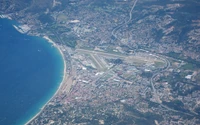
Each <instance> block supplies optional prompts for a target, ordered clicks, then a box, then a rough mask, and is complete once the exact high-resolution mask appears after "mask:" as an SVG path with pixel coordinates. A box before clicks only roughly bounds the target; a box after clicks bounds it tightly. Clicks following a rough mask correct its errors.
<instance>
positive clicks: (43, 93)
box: [0, 19, 64, 125]
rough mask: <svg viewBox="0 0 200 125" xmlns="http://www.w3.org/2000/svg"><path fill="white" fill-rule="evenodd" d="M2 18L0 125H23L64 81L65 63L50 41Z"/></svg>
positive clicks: (0, 29) (0, 36) (0, 20)
mask: <svg viewBox="0 0 200 125" xmlns="http://www.w3.org/2000/svg"><path fill="white" fill-rule="evenodd" d="M12 24H13V21H9V20H7V19H0V125H20V124H24V123H25V122H27V121H28V120H29V119H30V118H31V117H33V116H34V115H35V114H37V113H38V112H39V111H40V108H41V107H42V106H43V105H44V104H45V103H46V102H47V101H48V100H49V99H50V98H51V97H52V96H53V94H54V93H55V92H56V90H57V89H58V87H59V85H60V82H61V81H62V78H63V68H64V62H63V59H62V56H61V54H60V53H59V51H58V50H57V49H56V48H55V47H53V46H52V45H51V44H50V43H48V42H47V41H46V40H44V39H42V38H38V37H33V36H28V35H25V34H21V33H19V32H18V31H17V30H15V29H14V28H13V26H12Z"/></svg>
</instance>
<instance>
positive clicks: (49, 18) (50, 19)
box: [38, 14, 54, 24]
mask: <svg viewBox="0 0 200 125" xmlns="http://www.w3.org/2000/svg"><path fill="white" fill-rule="evenodd" d="M38 19H39V20H40V21H41V22H42V23H43V24H45V23H50V24H51V23H53V22H54V19H53V17H52V16H51V15H50V14H42V15H40V16H39V17H38Z"/></svg>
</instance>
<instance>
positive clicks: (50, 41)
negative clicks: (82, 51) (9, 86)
mask: <svg viewBox="0 0 200 125" xmlns="http://www.w3.org/2000/svg"><path fill="white" fill-rule="evenodd" d="M43 38H44V39H46V40H47V41H48V42H49V43H51V44H53V46H54V47H56V48H57V49H58V50H59V52H60V54H61V55H62V58H63V61H64V70H63V79H62V82H61V83H60V86H59V88H58V89H57V91H56V92H55V94H54V95H53V96H52V97H51V98H50V99H49V101H48V102H47V103H45V104H44V106H43V107H42V108H41V110H40V111H39V112H38V113H37V114H36V115H35V116H34V117H33V118H31V119H30V120H29V121H28V122H26V123H25V125H28V124H29V123H30V122H31V121H32V120H33V119H35V118H36V117H37V116H38V115H39V114H40V113H41V112H42V110H43V109H44V107H45V106H46V105H47V104H48V103H49V102H50V101H51V100H52V99H53V98H54V97H55V96H56V94H57V93H58V92H59V90H60V89H61V87H62V85H63V83H64V81H65V78H66V61H65V57H64V54H63V52H62V50H61V49H60V47H59V46H58V45H57V44H56V43H55V42H53V41H52V40H51V39H50V38H49V37H48V36H43Z"/></svg>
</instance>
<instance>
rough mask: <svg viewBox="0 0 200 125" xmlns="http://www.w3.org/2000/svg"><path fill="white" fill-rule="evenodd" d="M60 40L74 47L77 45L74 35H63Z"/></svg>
mask: <svg viewBox="0 0 200 125" xmlns="http://www.w3.org/2000/svg"><path fill="white" fill-rule="evenodd" d="M62 40H63V41H64V44H65V45H67V46H69V47H71V48H75V47H76V45H77V38H76V37H75V36H72V35H69V36H63V37H62Z"/></svg>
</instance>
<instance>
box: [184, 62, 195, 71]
mask: <svg viewBox="0 0 200 125" xmlns="http://www.w3.org/2000/svg"><path fill="white" fill-rule="evenodd" d="M181 68H183V69H184V70H194V69H196V65H194V64H191V63H187V64H185V65H183V66H182V67H181Z"/></svg>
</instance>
